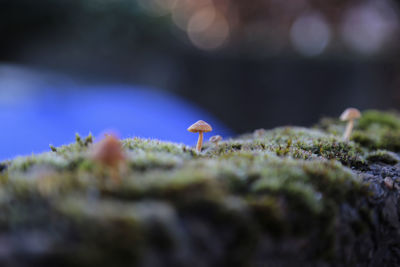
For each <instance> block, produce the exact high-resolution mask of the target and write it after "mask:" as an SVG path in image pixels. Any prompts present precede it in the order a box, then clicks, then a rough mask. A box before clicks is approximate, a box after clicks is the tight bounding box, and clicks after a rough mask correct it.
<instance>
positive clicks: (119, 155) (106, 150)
mask: <svg viewBox="0 0 400 267" xmlns="http://www.w3.org/2000/svg"><path fill="white" fill-rule="evenodd" d="M91 158H92V159H94V160H97V161H99V162H101V163H103V164H106V165H110V166H114V165H116V164H118V163H119V162H120V161H122V160H124V159H125V155H124V153H123V150H122V145H121V142H120V141H119V140H118V138H116V137H115V136H113V135H106V137H105V138H104V139H103V140H101V141H100V142H98V143H96V144H94V145H93V147H92V150H91Z"/></svg>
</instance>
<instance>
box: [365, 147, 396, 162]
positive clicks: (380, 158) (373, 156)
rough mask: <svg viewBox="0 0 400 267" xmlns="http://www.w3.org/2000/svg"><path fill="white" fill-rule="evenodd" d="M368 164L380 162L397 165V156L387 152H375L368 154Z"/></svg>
mask: <svg viewBox="0 0 400 267" xmlns="http://www.w3.org/2000/svg"><path fill="white" fill-rule="evenodd" d="M367 160H368V161H369V162H382V163H386V164H390V165H394V164H397V163H399V156H397V155H396V154H395V153H393V152H390V151H387V150H376V151H373V152H370V153H368V156H367Z"/></svg>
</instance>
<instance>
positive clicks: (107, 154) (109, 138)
mask: <svg viewBox="0 0 400 267" xmlns="http://www.w3.org/2000/svg"><path fill="white" fill-rule="evenodd" d="M360 117H361V113H360V111H359V110H358V109H356V108H348V109H346V110H345V111H344V112H343V113H342V115H340V120H341V121H346V122H347V126H346V130H345V132H344V135H343V139H344V140H345V141H349V140H350V135H351V132H352V130H353V127H354V121H355V120H356V119H359V118H360ZM187 130H188V131H189V132H191V133H198V134H199V138H198V140H197V145H196V150H197V151H198V152H200V151H201V147H202V145H203V137H204V133H207V132H211V131H212V127H211V125H209V124H208V123H207V122H205V121H202V120H199V121H197V122H195V123H194V124H192V125H191V126H190V127H189V128H188V129H187ZM263 133H265V130H264V129H260V130H256V131H255V134H256V135H259V136H261V135H262V134H263ZM221 140H222V137H221V136H220V135H214V136H212V137H211V138H210V139H209V141H210V142H212V143H214V144H215V145H216V146H218V142H219V141H221ZM90 158H91V159H93V160H94V161H97V162H99V163H100V164H101V165H103V166H105V167H107V169H108V170H109V171H110V175H111V177H113V179H114V180H117V181H118V180H119V173H120V169H121V166H123V165H124V162H125V159H126V157H125V154H124V152H123V149H122V144H121V142H120V141H119V140H118V138H117V137H115V136H114V135H106V136H105V138H104V139H102V140H101V141H100V142H98V143H96V144H94V145H93V147H92V148H91V150H90Z"/></svg>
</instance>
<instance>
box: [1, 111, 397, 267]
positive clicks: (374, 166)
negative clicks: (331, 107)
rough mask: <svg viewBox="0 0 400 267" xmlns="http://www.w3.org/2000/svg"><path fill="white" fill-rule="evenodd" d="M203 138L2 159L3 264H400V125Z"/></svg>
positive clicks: (376, 117) (383, 120)
mask: <svg viewBox="0 0 400 267" xmlns="http://www.w3.org/2000/svg"><path fill="white" fill-rule="evenodd" d="M343 130H344V125H343V124H342V123H340V122H339V121H338V120H335V119H324V120H322V121H321V123H320V124H318V125H317V126H315V127H314V128H311V129H309V128H300V127H283V128H276V129H273V130H257V131H255V132H254V133H252V134H245V135H242V136H239V137H237V138H234V139H229V140H225V141H221V142H219V144H218V145H215V144H211V143H206V144H205V146H204V148H203V151H202V152H201V153H198V152H197V151H195V149H194V148H192V147H188V146H185V145H182V144H174V143H168V142H161V141H158V140H145V139H140V138H133V139H125V140H122V146H123V149H124V152H125V155H126V162H125V165H124V166H123V167H122V168H120V169H119V170H118V171H119V175H120V177H121V179H120V182H116V181H115V180H113V179H111V178H110V171H109V170H108V169H107V168H105V167H104V166H101V164H100V163H98V162H96V161H93V160H92V159H91V158H90V157H89V156H88V155H89V153H88V151H89V150H90V149H91V146H92V137H91V136H88V137H87V138H80V137H79V136H77V138H76V142H75V143H73V144H70V145H66V146H62V147H51V151H50V152H46V153H43V154H39V155H32V156H28V157H18V158H15V159H13V160H10V161H6V162H3V163H1V164H0V183H1V187H0V266H44V267H46V266H145V267H147V266H192V267H197V266H199V267H202V266H260V267H261V266H400V220H399V188H400V164H399V163H398V162H399V157H398V154H397V153H396V152H398V151H400V117H399V116H398V115H397V114H394V113H382V112H378V111H367V112H364V114H363V117H362V118H361V120H360V121H359V122H358V123H356V125H355V132H354V133H353V135H352V140H351V141H349V142H345V141H343V140H342V139H341V135H342V132H343Z"/></svg>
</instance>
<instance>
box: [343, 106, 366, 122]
mask: <svg viewBox="0 0 400 267" xmlns="http://www.w3.org/2000/svg"><path fill="white" fill-rule="evenodd" d="M360 117H361V112H360V111H359V110H358V109H356V108H348V109H346V110H345V111H343V113H342V115H340V120H341V121H348V120H354V119H358V118H360Z"/></svg>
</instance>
